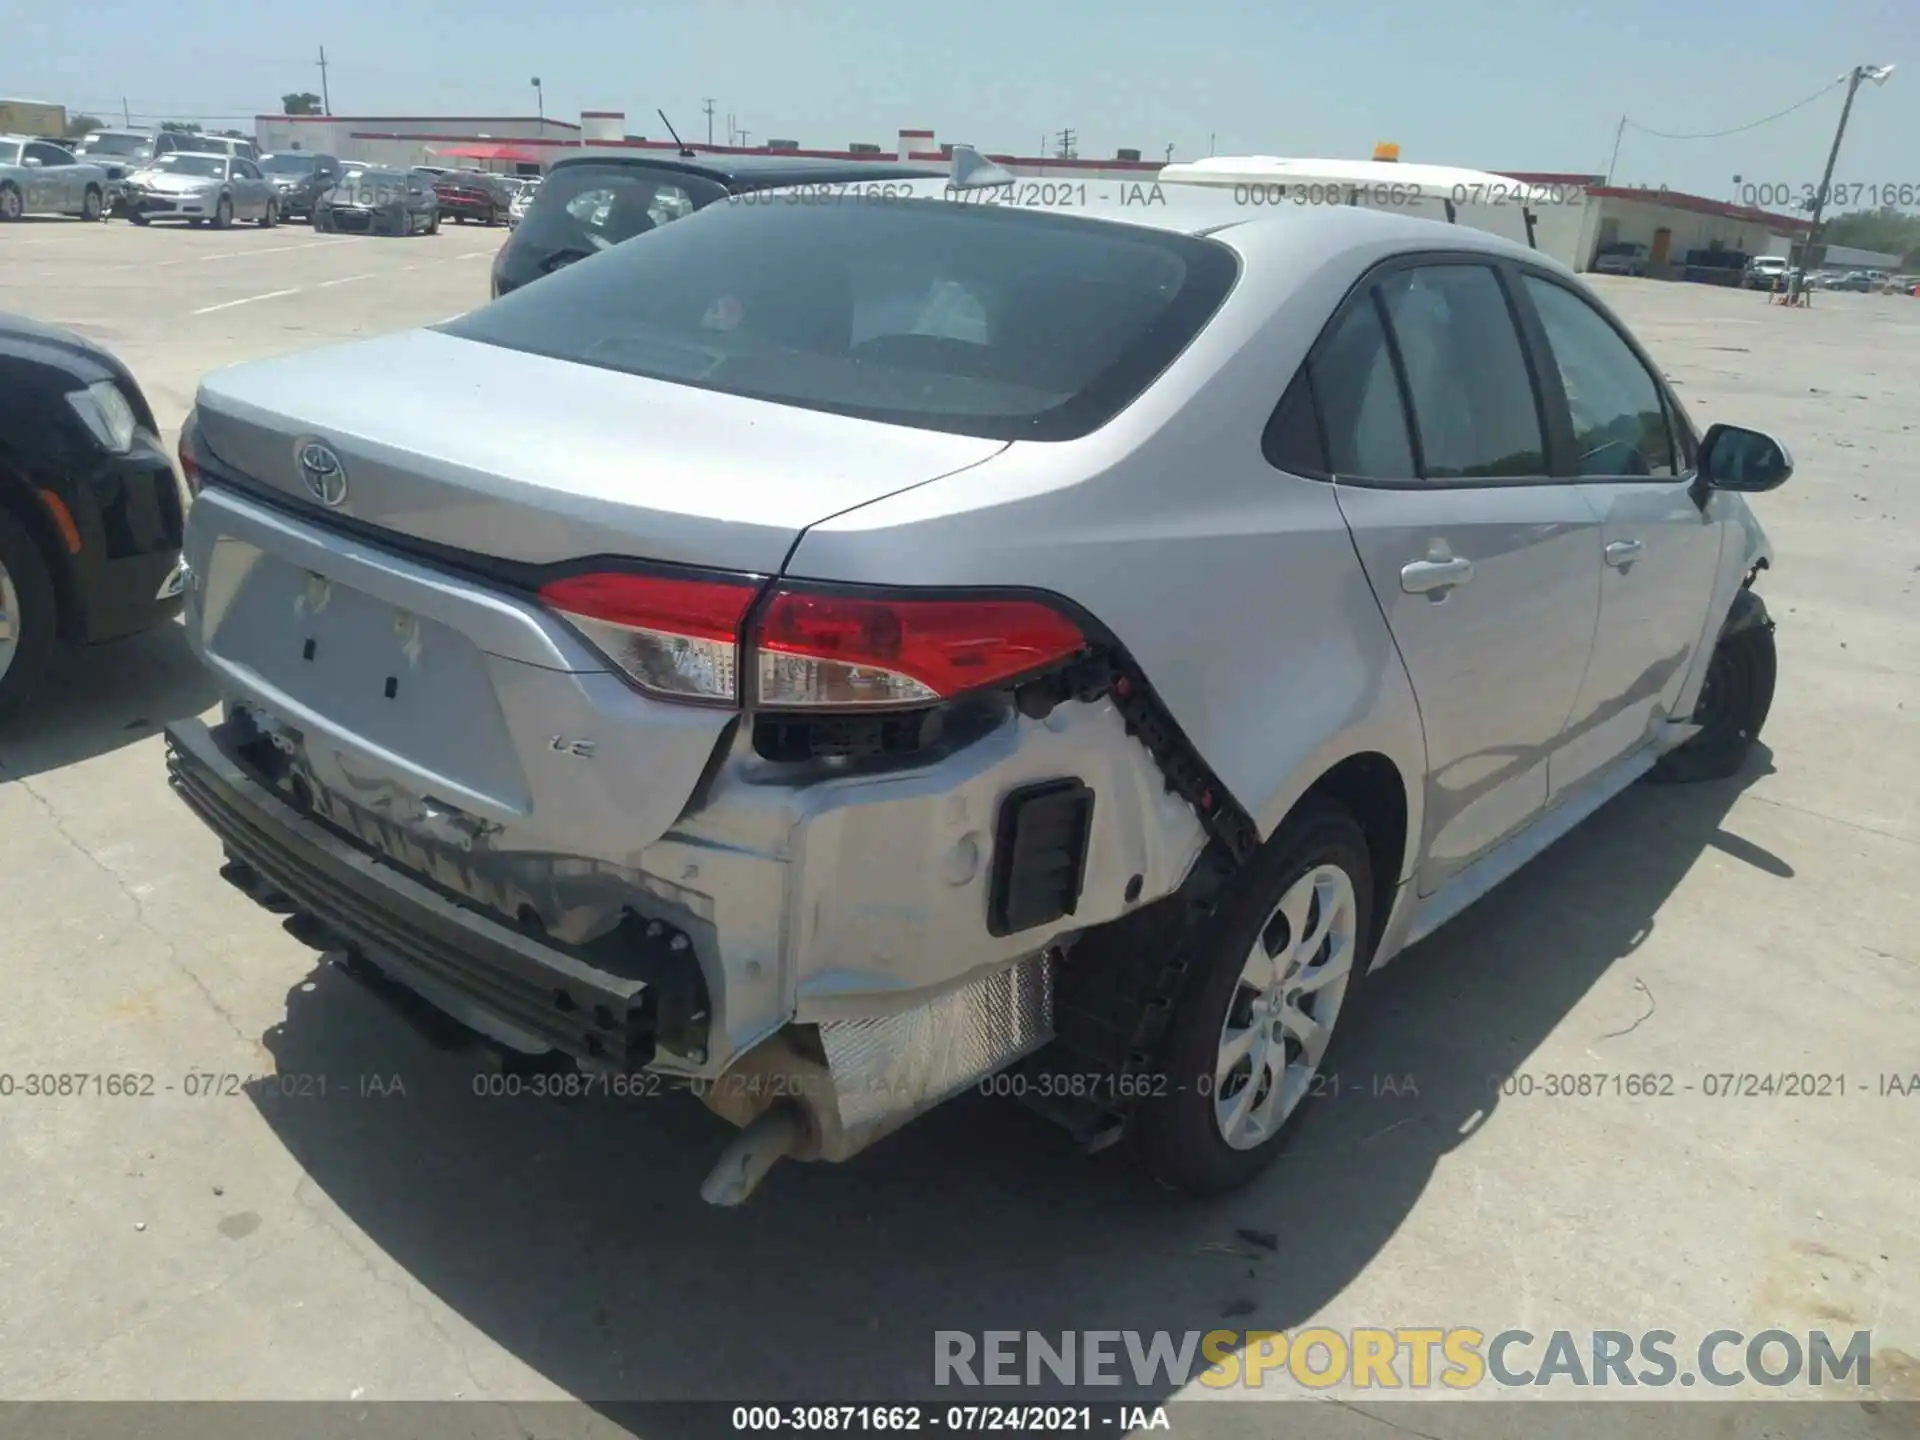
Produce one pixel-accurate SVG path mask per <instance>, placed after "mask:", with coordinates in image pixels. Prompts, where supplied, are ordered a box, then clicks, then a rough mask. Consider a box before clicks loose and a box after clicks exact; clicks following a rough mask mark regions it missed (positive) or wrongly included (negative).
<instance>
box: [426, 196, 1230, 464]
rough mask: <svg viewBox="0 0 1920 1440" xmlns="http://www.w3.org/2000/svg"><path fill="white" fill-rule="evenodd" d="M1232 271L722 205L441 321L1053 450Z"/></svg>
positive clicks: (1158, 255)
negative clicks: (1051, 443)
mask: <svg viewBox="0 0 1920 1440" xmlns="http://www.w3.org/2000/svg"><path fill="white" fill-rule="evenodd" d="M559 187H560V177H559V176H554V177H551V178H550V180H549V182H548V184H547V186H546V187H545V188H544V189H543V190H542V192H541V195H540V198H539V201H538V203H537V205H536V210H537V209H539V208H542V207H545V206H547V205H548V203H549V200H550V199H553V198H555V197H556V196H557V194H558V193H559ZM586 193H589V192H585V191H582V192H581V194H586ZM577 198H578V197H576V199H577ZM560 208H561V209H562V210H563V211H564V210H565V209H567V208H569V207H568V206H567V205H566V204H564V203H562V204H561V206H560ZM522 223H523V224H524V223H526V222H522ZM1237 273H1238V265H1237V262H1236V261H1235V259H1234V257H1233V254H1232V252H1231V251H1229V250H1227V249H1226V248H1225V247H1224V246H1222V245H1220V244H1218V243H1217V242H1215V241H1212V240H1205V239H1199V238H1196V237H1193V236H1189V235H1177V234H1167V233H1162V232H1159V231H1149V230H1146V229H1138V230H1136V229H1134V228H1133V227H1123V226H1118V225H1111V224H1103V223H1101V222H1098V221H1090V220H1084V219H1079V218H1076V217H1068V216H1061V215H1050V214H1042V213H1034V212H1031V211H1027V210H1015V209H1003V208H998V207H990V206H970V205H951V204H946V203H943V202H941V201H938V200H907V201H878V200H874V201H863V202H860V203H855V204H847V205H819V206H814V205H777V204H746V203H740V204H720V205H710V206H708V207H706V208H705V209H703V210H701V211H700V212H699V213H698V214H696V215H694V216H692V217H691V218H689V219H687V220H686V221H684V222H683V223H681V224H676V225H668V226H666V227H665V228H664V229H662V230H661V231H660V233H659V234H657V235H652V236H649V237H648V239H647V240H646V242H645V243H644V244H636V245H622V246H620V247H619V248H617V249H614V250H610V251H608V252H607V253H605V254H603V255H599V256H596V257H595V258H593V259H591V260H588V261H585V262H583V263H581V264H578V265H573V266H570V267H568V268H566V269H564V270H561V271H559V272H558V273H556V274H554V275H553V276H552V277H551V278H549V279H547V280H544V281H542V282H541V283H539V284H538V285H530V286H527V287H525V288H523V289H520V290H516V291H513V292H512V293H510V294H508V295H506V296H504V297H502V298H501V299H499V300H496V301H495V302H494V303H493V304H491V305H489V306H486V307H485V308H483V309H481V310H477V311H474V312H472V313H471V314H468V315H465V316H462V317H461V318H459V319H457V320H454V321H451V322H449V323H448V324H446V325H444V326H441V327H439V328H440V329H442V330H443V331H444V332H445V333H447V334H449V335H455V336H459V337H461V338H464V339H469V340H477V341H481V342H484V343H486V344H491V345H499V346H503V347H506V348H508V349H515V350H524V351H529V352H532V353H534V354H538V355H547V356H552V357H554V358H556V359H560V360H568V361H573V362H575V363H578V364H582V365H592V366H596V367H598V368H601V369H606V370H618V371H624V372H626V373H629V374H634V375H645V376H649V377H651V378H653V379H657V380H667V381H672V382H675V383H677V384H682V385H692V386H698V387H700V388H703V389H711V390H721V391H725V392H727V393H730V394H735V395H744V396H749V397H752V398H755V399H761V400H770V401H774V402H777V403H780V404H787V405H796V406H801V407H804V408H808V409H815V410H827V411H832V412H835V413H838V414H843V415H858V416H864V417H866V418H869V419H875V420H885V421H890V422H892V423H895V424H900V425H912V426H916V427H919V428H921V429H927V430H947V431H953V432H957V433H959V434H964V435H979V436H985V437H990V438H994V439H1005V440H1013V439H1031V440H1064V439H1071V438H1073V437H1075V436H1078V435H1083V434H1086V433H1087V432H1089V431H1091V430H1093V429H1096V428H1098V427H1099V426H1100V425H1102V424H1104V423H1105V422H1106V421H1107V420H1108V419H1110V418H1111V417H1112V416H1113V415H1114V414H1115V413H1116V412H1118V411H1119V410H1120V409H1121V408H1122V407H1123V406H1125V405H1126V404H1128V403H1129V402H1130V401H1131V400H1132V399H1133V398H1134V397H1135V396H1137V395H1138V394H1139V393H1140V392H1141V391H1142V390H1144V389H1145V388H1146V387H1147V386H1148V385H1150V384H1151V383H1152V382H1153V380H1154V378H1155V377H1156V376H1158V375H1159V373H1160V372H1161V370H1163V369H1164V368H1165V367H1166V366H1167V365H1168V364H1169V363H1170V362H1171V361H1172V360H1173V358H1174V357H1175V356H1176V355H1177V354H1179V352H1180V351H1181V350H1182V349H1183V348H1184V347H1185V346H1186V344H1187V342H1188V341H1189V340H1191V339H1192V338H1193V336H1194V335H1195V334H1196V333H1198V331H1199V330H1200V328H1201V327H1202V326H1203V325H1205V324H1206V323H1207V321H1208V320H1209V319H1210V318H1211V317H1212V315H1213V313H1214V311H1215V309H1216V308H1218V306H1219V304H1220V302H1221V301H1222V300H1223V299H1224V298H1225V296H1226V294H1227V291H1228V290H1229V289H1230V288H1231V287H1232V284H1233V281H1234V278H1235V276H1236V275H1237Z"/></svg>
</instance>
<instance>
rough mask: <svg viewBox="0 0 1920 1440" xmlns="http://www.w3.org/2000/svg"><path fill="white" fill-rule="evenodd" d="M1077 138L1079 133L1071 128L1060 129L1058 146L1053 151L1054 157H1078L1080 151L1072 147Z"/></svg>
mask: <svg viewBox="0 0 1920 1440" xmlns="http://www.w3.org/2000/svg"><path fill="white" fill-rule="evenodd" d="M1079 139H1080V137H1079V135H1078V134H1077V133H1075V132H1074V131H1073V130H1071V129H1067V130H1062V131H1061V132H1060V135H1059V140H1060V148H1059V149H1058V150H1056V151H1055V152H1054V156H1055V158H1056V159H1060V160H1077V159H1079V158H1080V152H1079V151H1078V150H1077V149H1075V148H1074V147H1075V145H1076V143H1077V142H1078V141H1079Z"/></svg>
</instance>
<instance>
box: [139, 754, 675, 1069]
mask: <svg viewBox="0 0 1920 1440" xmlns="http://www.w3.org/2000/svg"><path fill="white" fill-rule="evenodd" d="M243 733H244V732H242V731H240V730H238V729H237V727H236V726H235V725H234V724H233V722H229V723H228V724H227V725H223V726H220V727H218V728H217V729H209V728H208V727H207V726H206V725H205V724H203V723H201V722H200V721H198V720H183V721H178V722H176V723H174V724H172V725H169V726H168V727H167V731H166V734H167V770H168V778H169V781H170V783H171V784H172V786H173V789H174V792H175V793H176V794H178V795H179V797H180V798H181V799H182V800H183V801H185V802H186V804H187V805H188V807H189V808H191V809H192V810H193V811H194V813H195V814H197V815H198V816H199V817H200V819H201V820H202V821H203V822H205V823H206V825H207V826H208V827H209V828H210V829H212V830H213V831H214V833H215V834H217V835H218V836H219V837H220V840H221V843H222V844H223V845H224V846H225V847H226V850H227V853H228V854H229V855H230V856H231V857H232V858H234V859H235V860H238V861H240V862H241V863H243V864H244V865H246V866H247V867H249V868H250V869H251V870H252V871H254V872H255V873H256V874H257V875H258V876H259V877H260V878H261V879H263V880H264V881H265V882H266V883H267V884H268V885H269V886H271V887H272V888H273V889H274V890H277V891H279V892H280V893H282V894H283V895H285V896H286V897H287V899H288V900H289V901H290V902H291V903H292V904H293V905H294V906H296V907H297V908H298V909H299V910H301V911H304V912H306V913H307V914H310V915H311V916H313V917H314V918H315V919H316V920H318V921H320V922H321V923H322V924H324V925H325V926H326V927H327V928H328V929H329V930H331V931H332V932H333V933H334V934H335V935H337V936H338V937H339V938H340V940H341V941H342V942H343V943H344V944H345V945H346V946H348V947H351V948H352V949H355V950H358V951H360V952H362V953H363V954H364V955H365V957H366V958H368V959H370V960H372V961H373V962H374V963H375V964H376V965H378V966H379V967H380V968H381V969H382V970H385V971H387V972H389V973H390V974H392V976H393V978H395V979H398V980H400V981H402V982H403V983H406V984H407V985H408V986H409V987H410V988H413V989H415V990H416V991H418V992H419V993H421V994H422V995H424V996H426V998H428V999H429V1000H432V1001H433V1002H434V1003H435V1004H437V1005H439V1006H440V1008H442V1009H443V1010H446V1011H447V1012H448V1013H449V1014H451V1015H452V1016H453V1017H454V1018H455V1019H457V1020H459V1021H461V1023H463V1024H465V1025H467V1026H468V1027H469V1028H471V1029H473V1030H475V1031H476V1032H478V1033H479V1034H482V1035H485V1036H487V1037H488V1038H490V1039H492V1040H495V1041H497V1042H498V1043H500V1044H503V1045H506V1046H509V1047H510V1048H513V1049H516V1050H522V1051H528V1052H533V1053H539V1052H542V1051H546V1050H559V1051H561V1052H563V1053H565V1054H567V1055H571V1056H572V1057H574V1058H575V1059H576V1060H579V1061H582V1062H585V1063H589V1064H602V1065H611V1066H615V1067H619V1068H623V1069H631V1068H638V1067H640V1066H644V1065H646V1064H648V1063H650V1062H651V1061H652V1060H653V1059H654V1052H655V1048H656V1045H657V1043H658V1041H659V1038H660V1029H661V1019H662V1014H661V1012H662V1004H661V999H662V995H663V993H664V994H673V993H675V992H676V991H678V992H684V991H685V989H686V987H687V985H688V984H689V983H690V982H692V981H693V980H694V978H695V977H697V973H698V972H697V969H695V967H694V963H693V960H692V956H691V952H690V950H689V948H688V946H687V941H686V937H685V936H684V935H681V934H679V933H678V932H677V931H673V930H672V928H671V927H669V926H665V925H661V924H660V923H659V922H654V924H653V925H651V926H647V927H643V928H642V931H641V935H640V941H641V943H640V944H639V945H638V946H636V947H634V949H635V950H636V951H637V952H638V953H636V954H635V955H634V957H633V964H632V966H631V968H629V967H627V966H623V967H622V971H624V972H625V973H618V972H615V971H612V970H608V969H602V968H598V967H596V966H594V965H591V964H588V963H586V962H585V961H583V960H582V959H580V958H578V957H576V956H573V955H570V954H568V953H566V951H564V950H563V949H561V948H559V947H557V946H554V945H551V944H547V943H543V942H542V941H540V940H537V939H535V938H533V937H530V936H528V935H525V934H523V933H521V932H520V931H518V930H515V929H514V928H512V927H510V926H507V925H504V924H501V923H499V922H498V921H496V920H493V919H491V918H489V917H488V916H486V915H482V914H480V913H478V912H477V911H474V910H472V909H470V908H468V907H466V906H463V905H461V904H459V903H457V902H456V901H454V900H452V899H450V898H448V897H447V896H445V895H443V894H441V893H440V892H439V891H437V890H435V889H433V888H431V887H429V886H426V885H423V884H421V883H420V882H419V881H417V880H415V879H412V878H411V877H409V876H407V875H404V874H402V873H400V872H399V871H398V870H395V869H394V868H393V867H391V866H389V865H385V864H383V863H381V862H380V861H379V860H378V859H376V858H375V857H373V856H372V855H370V854H368V853H367V852H366V851H365V850H363V849H361V848H360V847H358V846H356V845H354V844H352V843H351V842H349V841H347V840H345V839H343V838H342V837H340V836H339V835H337V834H336V833H334V831H333V830H332V829H330V828H329V827H327V826H325V825H323V824H321V823H320V822H318V821H316V820H313V819H310V818H308V817H307V816H305V815H302V814H301V813H299V812H298V811H297V810H295V809H294V808H293V807H292V806H291V805H289V804H287V803H286V802H285V801H284V800H282V799H281V798H280V797H279V796H278V795H276V794H275V793H274V792H273V791H271V790H270V789H268V788H267V787H266V786H265V785H262V784H261V783H260V782H259V781H258V780H257V779H256V778H254V776H253V775H252V774H250V773H249V771H248V769H247V768H246V766H245V765H244V764H243V763H242V761H241V759H240V758H239V756H238V754H237V753H236V751H237V749H238V745H237V741H238V739H239V738H240V736H241V734H243ZM648 930H651V931H652V932H653V933H652V934H648V933H646V932H647V931H648ZM676 942H677V944H676ZM648 950H652V951H654V952H655V953H653V954H648V953H647V951H648ZM675 1038H676V1039H678V1037H675ZM680 1043H684V1041H681V1042H680Z"/></svg>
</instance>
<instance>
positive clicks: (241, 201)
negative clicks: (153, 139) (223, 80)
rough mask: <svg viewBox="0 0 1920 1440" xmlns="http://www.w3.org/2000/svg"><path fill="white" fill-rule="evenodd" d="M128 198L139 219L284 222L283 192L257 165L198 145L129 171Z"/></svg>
mask: <svg viewBox="0 0 1920 1440" xmlns="http://www.w3.org/2000/svg"><path fill="white" fill-rule="evenodd" d="M123 203H124V205H125V207H126V211H127V218H128V219H129V220H131V221H132V222H133V223H134V224H135V225H146V224H148V223H150V222H152V221H154V220H185V221H186V222H187V223H188V224H189V225H196V226H197V225H203V224H206V223H208V222H212V224H213V228H214V229H216V230H224V229H226V228H227V227H228V226H229V225H231V224H232V223H233V222H234V221H235V220H253V221H256V222H258V223H259V225H260V226H261V228H263V229H271V228H272V227H274V226H275V225H278V224H279V223H280V198H279V192H278V191H276V190H275V189H274V186H273V182H272V181H270V180H268V179H267V177H266V176H264V175H262V174H261V173H260V167H259V166H258V165H256V164H254V163H253V161H251V160H245V159H241V158H239V157H237V156H229V155H224V154H215V153H202V152H200V151H195V150H177V151H174V152H173V153H171V154H168V155H162V156H161V157H160V158H159V159H158V160H156V161H154V162H153V164H151V165H149V166H147V167H146V168H145V169H143V170H136V171H134V172H133V173H132V174H130V175H129V176H127V180H126V198H125V200H124V202H123Z"/></svg>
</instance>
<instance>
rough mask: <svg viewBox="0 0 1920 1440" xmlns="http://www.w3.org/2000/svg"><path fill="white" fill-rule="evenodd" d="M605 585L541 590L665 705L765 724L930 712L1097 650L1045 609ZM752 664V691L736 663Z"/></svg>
mask: <svg viewBox="0 0 1920 1440" xmlns="http://www.w3.org/2000/svg"><path fill="white" fill-rule="evenodd" d="M758 592H759V584H758V582H756V581H754V580H752V579H751V578H749V577H744V576H743V577H741V579H740V580H739V581H731V580H704V579H680V578H666V577H662V576H657V575H647V574H632V573H623V572H606V573H595V574H588V575H578V576H573V577H570V578H568V579H565V580H556V581H554V582H553V583H552V584H550V585H547V586H544V587H542V589H541V591H540V599H541V600H542V601H543V602H544V603H545V604H546V605H548V606H549V607H550V608H552V609H553V610H555V611H556V612H558V613H559V614H560V615H562V616H564V617H565V618H566V619H567V620H568V621H569V622H570V623H572V624H573V625H574V627H575V628H577V629H578V630H579V631H580V632H581V634H582V635H584V636H585V637H586V638H587V639H588V640H589V641H591V642H592V643H593V644H594V645H595V646H596V647H597V648H598V649H599V650H601V651H602V652H603V653H604V654H605V655H606V656H607V658H608V659H609V660H611V661H613V663H614V664H615V665H617V666H618V667H619V668H620V669H621V670H622V671H623V672H624V673H625V674H626V675H627V676H628V677H629V678H630V679H631V680H632V681H633V682H634V684H636V685H637V686H639V687H640V688H641V689H643V690H646V691H649V692H650V693H653V694H656V695H659V696H661V697H662V698H668V699H678V700H704V701H713V702H723V703H740V702H745V703H749V704H752V705H754V706H756V707H758V708H760V709H764V710H775V711H779V710H820V709H871V708H896V709H897V708H900V707H902V706H912V705H933V704H938V703H940V702H942V701H945V700H951V699H953V698H954V697H956V696H958V695H961V694H964V693H966V692H968V691H972V690H979V689H983V688H986V687H990V686H996V685H1003V684H1005V683H1007V682H1008V681H1012V680H1018V679H1022V678H1024V677H1026V676H1028V675H1032V674H1036V673H1038V672H1040V671H1043V670H1047V669H1050V668H1051V667H1053V666H1055V665H1058V664H1060V663H1061V662H1063V661H1065V660H1069V659H1071V658H1073V657H1074V656H1076V655H1078V654H1080V653H1081V652H1082V651H1084V650H1085V649H1086V648H1087V639H1086V636H1085V635H1084V634H1083V633H1082V632H1081V630H1080V628H1079V626H1078V625H1076V624H1075V623H1074V622H1073V621H1071V620H1069V619H1068V618H1067V617H1066V616H1064V615H1062V614H1061V613H1060V612H1059V611H1058V610H1055V609H1054V608H1052V607H1051V606H1049V605H1047V604H1045V603H1043V602H1041V601H1038V600H1025V599H984V598H983V599H966V598H942V599H937V600H936V599H925V600H922V599H912V598H905V597H883V596H877V595H850V594H846V593H841V592H832V591H823V590H816V589H812V588H808V589H787V588H780V589H776V590H775V591H774V592H773V594H772V596H771V597H770V598H769V599H768V601H767V603H766V604H765V605H764V606H762V607H761V608H760V610H759V611H758V614H757V618H756V619H755V620H754V621H753V622H752V627H751V631H750V632H749V630H748V628H747V624H748V622H747V614H748V611H749V610H750V609H751V607H752V605H753V601H754V597H755V595H756V594H758ZM743 654H746V655H750V656H751V657H752V659H751V664H752V671H751V674H750V675H749V676H748V677H747V679H748V680H749V681H750V682H751V683H750V685H749V687H748V690H747V692H746V693H743V690H742V677H741V674H740V657H741V656H742V655H743Z"/></svg>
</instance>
